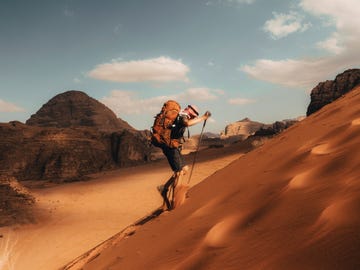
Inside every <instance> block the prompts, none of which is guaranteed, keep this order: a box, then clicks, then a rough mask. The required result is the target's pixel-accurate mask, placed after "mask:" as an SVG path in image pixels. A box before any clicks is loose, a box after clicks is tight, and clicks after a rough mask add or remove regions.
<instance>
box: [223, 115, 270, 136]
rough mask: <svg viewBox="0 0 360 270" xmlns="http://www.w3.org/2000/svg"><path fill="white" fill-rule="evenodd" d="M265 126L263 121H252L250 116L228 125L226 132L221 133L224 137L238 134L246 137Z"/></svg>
mask: <svg viewBox="0 0 360 270" xmlns="http://www.w3.org/2000/svg"><path fill="white" fill-rule="evenodd" d="M263 126H264V124H263V123H259V122H255V121H251V120H250V119H249V118H244V119H242V120H240V121H237V122H235V123H231V124H229V125H227V126H226V127H225V132H224V133H223V134H221V135H222V137H231V136H238V137H242V139H246V138H247V137H249V136H250V135H252V134H254V133H255V131H257V130H259V129H260V128H261V127H263Z"/></svg>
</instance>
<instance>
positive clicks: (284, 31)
mask: <svg viewBox="0 0 360 270" xmlns="http://www.w3.org/2000/svg"><path fill="white" fill-rule="evenodd" d="M273 15H274V19H271V20H268V21H266V22H265V25H264V28H263V29H264V31H265V32H268V33H270V35H271V37H272V38H273V39H279V38H282V37H285V36H287V35H289V34H291V33H294V32H298V31H300V32H304V31H306V30H307V29H308V28H309V26H310V24H309V23H303V22H302V21H303V17H302V16H300V15H299V13H296V12H290V13H289V14H283V13H280V14H278V13H276V12H274V13H273Z"/></svg>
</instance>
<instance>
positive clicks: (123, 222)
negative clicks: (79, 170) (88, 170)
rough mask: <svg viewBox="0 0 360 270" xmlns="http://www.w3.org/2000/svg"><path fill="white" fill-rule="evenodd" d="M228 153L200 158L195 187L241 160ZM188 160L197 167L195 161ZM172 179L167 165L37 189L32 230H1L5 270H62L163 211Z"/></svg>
mask: <svg viewBox="0 0 360 270" xmlns="http://www.w3.org/2000/svg"><path fill="white" fill-rule="evenodd" d="M226 152H227V153H225V154H222V153H220V154H218V153H216V152H214V150H208V151H205V155H204V156H203V157H202V156H201V155H199V157H198V160H199V163H197V164H196V165H195V168H194V173H193V176H192V179H191V185H194V184H196V183H198V182H199V181H201V180H202V179H204V178H206V177H207V176H209V175H211V174H212V173H214V172H215V171H216V170H218V169H220V168H223V167H224V166H226V165H227V164H229V163H230V162H231V161H233V160H234V159H236V158H238V157H239V156H240V155H241V154H239V153H238V152H236V151H233V150H232V149H227V150H226ZM208 155H210V157H207V156H208ZM188 159H189V162H188V163H189V164H191V162H192V156H189V157H188ZM204 160H207V161H208V162H204ZM170 176H171V170H170V167H169V166H168V164H167V163H166V161H165V160H163V161H160V162H156V163H154V164H148V165H145V166H139V167H133V168H125V169H121V170H116V171H112V172H107V173H102V174H97V175H94V176H92V178H93V179H92V180H90V181H86V182H77V183H69V184H64V185H61V186H55V187H51V188H41V189H40V188H38V189H32V190H31V193H32V194H33V195H34V196H35V197H36V207H37V212H38V213H39V214H38V216H39V217H38V220H37V222H36V224H32V225H26V226H16V227H10V228H0V235H2V238H0V269H1V270H23V269H24V270H25V269H26V270H53V269H54V270H57V269H59V268H60V267H62V266H64V265H65V264H67V263H68V262H69V261H71V260H73V259H74V258H76V257H78V256H79V255H81V254H83V253H84V252H86V251H87V250H89V249H91V248H92V247H94V246H96V245H97V244H98V243H100V242H102V241H104V240H106V239H108V238H109V237H111V236H112V235H114V234H115V233H117V232H118V231H121V230H122V229H123V228H125V227H126V226H128V225H129V224H131V223H132V222H134V221H135V220H137V219H139V218H140V217H142V216H144V215H145V214H147V213H149V212H150V211H152V210H153V209H155V208H157V207H159V206H161V204H162V198H161V196H160V195H159V193H158V191H157V189H156V187H157V186H158V185H160V184H163V183H164V182H165V181H166V180H167V179H168V178H169V177H170Z"/></svg>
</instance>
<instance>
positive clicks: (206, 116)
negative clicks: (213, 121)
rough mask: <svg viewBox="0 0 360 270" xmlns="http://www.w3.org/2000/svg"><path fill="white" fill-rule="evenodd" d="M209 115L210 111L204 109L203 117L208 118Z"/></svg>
mask: <svg viewBox="0 0 360 270" xmlns="http://www.w3.org/2000/svg"><path fill="white" fill-rule="evenodd" d="M210 116H211V112H210V111H206V112H205V114H204V118H205V119H208V118H209V117H210Z"/></svg>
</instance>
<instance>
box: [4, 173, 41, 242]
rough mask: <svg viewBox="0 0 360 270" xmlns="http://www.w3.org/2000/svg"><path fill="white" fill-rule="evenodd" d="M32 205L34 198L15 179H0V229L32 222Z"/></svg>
mask: <svg viewBox="0 0 360 270" xmlns="http://www.w3.org/2000/svg"><path fill="white" fill-rule="evenodd" d="M33 203H34V198H33V197H32V196H31V195H30V194H29V193H28V192H27V190H26V189H24V188H23V187H22V186H21V185H19V183H18V182H17V181H16V179H14V178H11V177H10V178H9V177H2V178H1V177H0V227H2V226H9V225H12V224H15V223H17V224H19V223H28V222H30V221H32V214H31V210H32V209H31V206H32V205H33ZM0 237H2V236H1V235H0Z"/></svg>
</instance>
